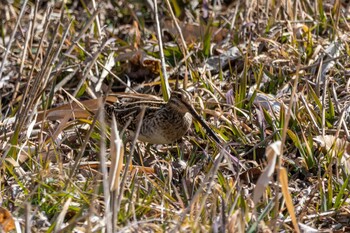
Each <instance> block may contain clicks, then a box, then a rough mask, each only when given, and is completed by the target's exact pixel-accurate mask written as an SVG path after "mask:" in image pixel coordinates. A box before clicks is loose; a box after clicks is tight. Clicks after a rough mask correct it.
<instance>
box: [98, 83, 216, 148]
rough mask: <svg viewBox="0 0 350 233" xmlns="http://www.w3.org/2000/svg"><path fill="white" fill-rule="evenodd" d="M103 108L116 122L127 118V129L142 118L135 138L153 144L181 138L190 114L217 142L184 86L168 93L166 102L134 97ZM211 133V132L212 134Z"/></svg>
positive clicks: (135, 124)
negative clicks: (142, 115) (129, 100)
mask: <svg viewBox="0 0 350 233" xmlns="http://www.w3.org/2000/svg"><path fill="white" fill-rule="evenodd" d="M142 108H145V112H144V117H143V119H140V118H141V117H140V115H141V111H142ZM105 109H106V112H107V114H108V115H109V116H112V114H114V116H115V118H116V120H117V122H118V124H119V125H120V126H124V125H125V124H127V122H128V121H130V118H132V119H131V122H130V124H129V125H128V129H129V130H130V131H131V133H132V134H134V132H135V130H136V127H137V125H138V124H139V122H140V121H141V120H142V125H141V128H140V134H139V136H138V139H139V140H140V141H143V142H148V143H152V144H169V143H173V142H175V141H176V140H178V139H180V138H181V137H182V136H184V135H185V134H186V132H187V131H188V130H189V128H190V127H191V124H192V116H193V117H195V118H196V119H197V120H198V121H199V122H200V123H201V124H202V125H203V127H205V129H206V130H207V131H208V130H209V131H210V132H208V133H209V134H210V135H211V136H212V137H214V139H215V140H216V141H217V142H219V139H218V138H217V136H216V135H215V134H214V133H213V132H212V131H211V129H210V128H209V127H208V126H207V125H206V124H205V122H204V121H203V119H202V118H201V117H200V116H199V115H198V114H197V113H196V111H195V110H194V108H193V107H192V105H191V96H190V95H189V94H188V93H187V92H186V91H185V90H183V89H178V90H176V91H173V92H172V93H171V97H170V99H169V101H168V102H167V103H164V102H163V103H159V102H154V101H142V100H141V101H134V102H123V103H114V104H111V105H108V104H106V106H105ZM213 135H214V136H213Z"/></svg>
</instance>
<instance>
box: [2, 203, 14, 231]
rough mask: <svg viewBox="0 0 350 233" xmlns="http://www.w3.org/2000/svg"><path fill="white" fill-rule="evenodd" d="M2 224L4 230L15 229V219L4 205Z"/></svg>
mask: <svg viewBox="0 0 350 233" xmlns="http://www.w3.org/2000/svg"><path fill="white" fill-rule="evenodd" d="M0 226H1V228H2V230H3V232H9V231H11V230H13V229H15V221H14V220H13V217H12V215H11V213H10V212H9V211H8V210H6V209H5V208H3V207H0Z"/></svg>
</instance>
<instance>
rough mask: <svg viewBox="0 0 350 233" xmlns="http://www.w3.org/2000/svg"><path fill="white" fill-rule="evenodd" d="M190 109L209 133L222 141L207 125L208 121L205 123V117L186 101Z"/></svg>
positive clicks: (218, 141)
mask: <svg viewBox="0 0 350 233" xmlns="http://www.w3.org/2000/svg"><path fill="white" fill-rule="evenodd" d="M184 104H185V105H186V107H187V109H188V111H189V112H190V113H191V114H192V116H193V117H194V118H195V119H196V120H197V121H199V123H200V124H201V125H202V126H203V127H204V128H205V130H206V131H207V133H208V134H209V135H210V136H211V137H212V138H213V139H214V140H215V141H216V142H217V143H221V140H220V139H219V137H218V136H216V134H215V133H214V132H213V130H212V129H211V128H210V127H209V126H208V125H207V123H205V120H204V119H203V117H202V116H201V115H199V114H198V113H197V112H196V110H195V109H194V108H193V107H192V106H191V105H190V104H188V103H184Z"/></svg>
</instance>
